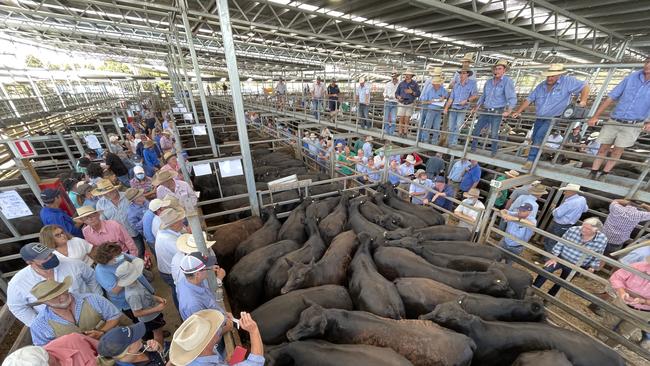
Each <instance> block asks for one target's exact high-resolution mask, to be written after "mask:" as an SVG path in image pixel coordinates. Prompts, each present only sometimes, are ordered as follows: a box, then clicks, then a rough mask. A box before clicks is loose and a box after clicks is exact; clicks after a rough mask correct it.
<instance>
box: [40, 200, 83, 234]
mask: <svg viewBox="0 0 650 366" xmlns="http://www.w3.org/2000/svg"><path fill="white" fill-rule="evenodd" d="M41 201H43V203H44V204H45V207H43V208H42V209H41V212H40V214H39V216H40V217H41V222H42V223H43V226H45V225H59V226H61V227H62V228H63V229H65V231H67V232H69V233H70V234H72V235H74V236H76V237H78V238H83V237H84V235H83V233H82V232H81V229H80V228H79V227H80V226H81V223H75V222H74V221H73V220H72V217H70V215H68V214H67V213H66V212H65V211H63V210H62V209H60V208H59V207H60V206H61V201H62V198H61V194H60V192H59V191H58V190H56V189H53V188H47V189H44V190H43V191H41Z"/></svg>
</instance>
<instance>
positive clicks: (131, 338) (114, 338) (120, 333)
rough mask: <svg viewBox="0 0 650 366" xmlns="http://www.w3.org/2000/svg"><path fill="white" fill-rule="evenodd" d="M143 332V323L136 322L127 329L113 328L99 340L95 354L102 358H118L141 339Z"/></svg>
mask: <svg viewBox="0 0 650 366" xmlns="http://www.w3.org/2000/svg"><path fill="white" fill-rule="evenodd" d="M145 332H146V328H145V326H144V322H138V323H135V324H133V325H131V326H128V327H116V328H113V329H111V330H109V331H108V332H106V334H104V335H103V336H102V337H101V338H100V339H99V345H97V353H99V355H100V356H104V357H115V356H119V355H121V354H122V352H124V351H125V350H126V349H127V348H128V347H129V346H130V345H131V344H133V342H135V341H137V340H138V339H142V337H144V333H145Z"/></svg>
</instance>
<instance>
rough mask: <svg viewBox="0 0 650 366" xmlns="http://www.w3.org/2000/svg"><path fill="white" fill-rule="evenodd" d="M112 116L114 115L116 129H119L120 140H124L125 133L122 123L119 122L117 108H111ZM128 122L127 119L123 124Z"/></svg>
mask: <svg viewBox="0 0 650 366" xmlns="http://www.w3.org/2000/svg"><path fill="white" fill-rule="evenodd" d="M111 116H113V125H115V130H116V131H117V134H118V135H119V136H120V140H124V134H123V133H122V128H121V127H120V125H119V124H118V123H117V117H118V115H117V113H116V112H115V110H114V109H113V110H111ZM124 123H127V121H123V122H122V124H124Z"/></svg>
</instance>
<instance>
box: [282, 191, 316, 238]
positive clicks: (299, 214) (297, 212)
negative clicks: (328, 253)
mask: <svg viewBox="0 0 650 366" xmlns="http://www.w3.org/2000/svg"><path fill="white" fill-rule="evenodd" d="M280 193H284V192H280ZM310 203H311V201H309V200H303V201H302V202H301V203H300V204H299V205H298V207H296V208H294V209H293V210H292V211H291V214H290V215H289V217H288V218H287V221H285V222H284V224H282V227H281V228H280V231H279V232H278V239H279V240H293V241H295V242H296V243H299V244H302V243H304V242H305V240H307V233H306V232H305V229H304V227H305V209H306V208H307V206H308V205H309V204H310Z"/></svg>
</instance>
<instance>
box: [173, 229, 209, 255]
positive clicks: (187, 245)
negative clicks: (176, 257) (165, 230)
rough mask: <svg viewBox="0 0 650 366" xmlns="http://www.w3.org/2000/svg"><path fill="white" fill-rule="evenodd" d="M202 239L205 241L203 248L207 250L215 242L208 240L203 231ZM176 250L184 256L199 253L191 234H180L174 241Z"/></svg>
mask: <svg viewBox="0 0 650 366" xmlns="http://www.w3.org/2000/svg"><path fill="white" fill-rule="evenodd" d="M203 239H204V240H205V246H206V247H208V248H209V247H211V246H213V245H214V244H215V243H216V241H212V240H208V234H206V233H205V231H204V232H203ZM176 249H178V250H180V251H181V252H183V253H185V254H190V253H193V252H200V250H199V248H198V247H197V246H196V240H194V235H193V234H181V236H179V237H178V239H176Z"/></svg>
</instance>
